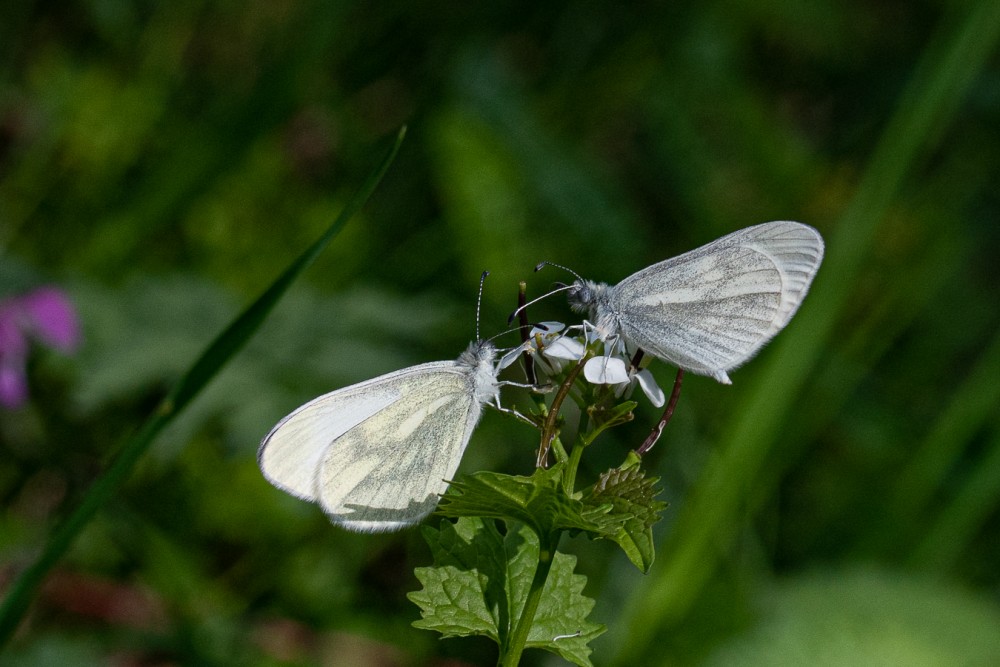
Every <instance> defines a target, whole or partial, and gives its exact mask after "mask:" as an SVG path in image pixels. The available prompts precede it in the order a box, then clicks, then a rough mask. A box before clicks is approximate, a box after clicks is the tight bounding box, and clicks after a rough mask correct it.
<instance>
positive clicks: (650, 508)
mask: <svg viewBox="0 0 1000 667" xmlns="http://www.w3.org/2000/svg"><path fill="white" fill-rule="evenodd" d="M658 481H659V478H656V477H654V478H651V479H646V473H645V471H643V469H642V467H641V466H640V459H639V457H638V455H636V454H635V452H629V455H628V457H627V458H626V459H625V463H623V464H622V465H621V466H620V467H618V468H612V469H611V470H608V471H607V472H605V473H604V474H602V475H601V476H600V478H599V479H598V480H597V483H596V484H594V486H593V487H591V489H590V491H589V492H588V493H587V494H586V495H585V496H584V498H583V503H584V505H586V506H591V507H602V508H603V507H607V506H608V505H610V506H611V511H610V512H609V513H608V514H607V515H606V520H608V521H618V522H619V523H618V528H617V530H616V531H615V532H614V534H613V535H610V536H608V539H611V540H613V541H614V542H615V543H617V544H618V546H620V547H621V548H622V550H623V551H624V552H625V555H626V556H628V559H629V560H630V561H632V564H633V565H635V566H636V567H637V568H639V569H640V570H642V571H643V572H649V568H650V566H651V565H652V564H653V557H654V555H655V553H654V548H653V530H652V526H653V524H654V523H656V522H657V521H659V520H660V512H662V511H663V510H664V508H666V506H667V504H666V503H665V502H662V501H659V500H656V495H657V494H658V493H659V489H657V488H656V483H657V482H658Z"/></svg>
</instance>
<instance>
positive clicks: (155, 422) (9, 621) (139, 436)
mask: <svg viewBox="0 0 1000 667" xmlns="http://www.w3.org/2000/svg"><path fill="white" fill-rule="evenodd" d="M404 134H405V128H403V129H402V130H400V132H399V134H397V136H396V139H395V141H394V142H393V144H392V146H391V147H390V148H389V150H388V151H387V152H386V154H385V157H383V158H382V160H381V161H380V162H379V164H378V166H377V167H376V168H375V169H374V170H373V171H372V172H371V173H370V174H369V176H368V178H367V179H366V180H365V182H364V184H362V186H361V188H360V189H359V190H358V191H357V192H356V193H355V195H354V196H353V197H352V198H351V199H350V200H349V201H348V203H347V206H345V207H344V209H343V210H342V211H341V212H340V215H339V216H337V219H336V220H334V222H333V223H332V224H331V225H330V227H329V228H327V230H326V231H325V232H324V233H323V235H322V236H321V237H320V238H319V239H318V240H317V241H316V242H315V243H313V244H312V245H311V246H310V247H309V248H307V249H306V250H305V252H303V253H302V254H301V255H300V256H299V257H298V258H297V259H296V260H295V261H294V262H292V264H291V265H289V267H288V268H287V269H285V271H284V272H283V273H282V274H281V275H280V276H278V278H277V279H276V280H275V281H274V282H273V283H272V284H271V286H270V287H268V288H267V290H265V291H264V293H263V294H261V295H260V296H259V297H257V300H256V301H254V302H253V303H252V304H250V305H249V306H248V307H247V308H246V310H244V311H243V312H242V313H241V314H240V315H239V316H238V317H237V318H236V319H235V320H233V321H232V322H231V323H230V324H229V326H228V327H226V329H225V330H223V331H222V333H220V334H219V335H218V336H216V337H215V340H213V341H212V342H211V343H210V344H209V345H208V347H207V348H206V349H205V351H204V352H202V354H201V356H200V357H198V359H197V360H196V361H195V362H194V363H193V364H192V365H191V367H190V368H189V369H188V371H187V372H186V373H185V374H184V375H183V376H182V377H181V378H180V379H179V380H178V381H177V383H176V384H175V385H174V386H173V388H172V389H171V391H170V393H169V394H167V396H166V398H164V399H163V401H162V402H161V403H160V405H159V406H158V407H157V408H156V409H155V410H154V411H153V413H152V414H150V415H149V417H148V418H147V419H146V421H145V422H144V423H143V424H142V426H141V427H140V428H139V429H138V431H137V432H135V433H134V434H132V435H131V436H130V437H129V438H128V439H127V440H126V441H125V443H124V445H123V446H122V447H121V449H120V450H119V451H118V453H117V455H116V457H115V459H114V461H113V462H112V463H111V465H110V466H109V467H108V469H107V471H106V472H105V473H104V474H103V475H102V476H101V477H100V478H98V479H97V481H96V482H94V484H93V485H92V486H91V487H90V489H88V490H87V493H86V495H84V497H83V499H82V501H81V502H80V504H79V505H78V506H77V507H76V509H75V510H74V511H73V513H72V514H70V516H69V518H67V519H66V521H64V522H63V523H62V524H61V525H59V526H58V527H57V528H56V530H55V531H54V532H53V534H52V535H51V537H49V540H48V542H47V543H46V545H45V548H44V550H43V551H42V553H41V555H40V556H39V557H38V559H37V560H35V562H34V563H32V564H31V565H30V566H29V567H28V568H27V569H26V570H24V572H22V573H21V575H20V576H19V577H18V578H17V579H16V580H15V581H14V583H13V584H12V585H11V586H10V588H9V591H10V592H9V593H8V594H7V597H6V598H5V599H4V601H3V605H2V606H0V646H3V645H4V644H5V643H6V642H7V641H8V640H9V639H10V637H11V635H12V634H13V633H14V630H15V629H16V628H17V625H18V623H19V622H20V620H21V618H22V617H23V616H24V612H25V611H26V609H27V607H28V603H29V602H30V601H31V598H32V597H34V595H35V593H36V591H37V590H38V587H39V586H40V585H41V584H42V581H44V579H45V576H46V575H47V574H48V572H49V570H51V569H52V568H53V567H54V566H55V564H56V563H57V562H59V560H60V559H61V558H62V556H63V554H65V553H66V550H67V549H69V547H70V546H71V545H72V544H73V541H74V540H75V539H76V536H77V535H78V534H79V533H80V531H81V530H83V528H84V527H85V526H86V525H87V524H88V523H89V522H90V520H91V519H92V518H93V517H94V515H95V514H96V513H97V512H98V510H100V509H101V508H102V507H103V506H104V505H105V503H107V502H108V500H110V499H111V497H112V496H113V495H114V494H115V493H116V492H117V491H118V489H119V487H120V486H121V485H122V483H123V482H124V481H125V479H126V478H127V477H128V475H129V473H131V472H132V469H133V468H134V467H135V464H136V463H137V462H138V461H139V459H140V458H141V457H142V455H143V454H144V453H145V452H146V450H147V449H149V446H150V445H151V444H152V442H153V440H154V438H155V437H156V436H157V435H158V434H159V432H160V431H162V430H163V428H164V427H165V426H166V425H167V424H169V423H170V422H172V421H173V420H174V418H175V417H176V416H177V414H178V413H179V412H180V411H181V410H182V409H183V408H184V407H185V406H187V405H188V404H189V403H190V402H191V401H192V400H193V399H194V398H195V397H196V396H197V395H198V394H199V393H200V392H201V390H202V389H204V388H205V386H206V385H207V384H208V383H209V382H210V381H211V380H212V379H213V378H214V377H215V376H216V375H217V374H218V373H219V371H221V370H222V368H223V367H224V366H225V365H226V363H227V362H228V361H229V360H230V359H231V358H232V357H233V355H235V354H236V353H237V352H238V351H239V350H240V349H242V347H243V346H244V345H245V344H246V343H247V341H248V340H250V338H251V337H252V336H253V335H254V333H256V331H257V329H258V328H259V327H260V325H261V323H262V322H263V321H264V319H265V318H266V317H267V315H268V314H269V313H270V312H271V309H273V308H274V306H275V305H276V304H277V303H278V301H279V300H280V299H281V297H282V295H283V294H284V293H285V292H286V291H287V290H288V288H289V286H291V284H292V282H294V281H295V279H296V278H298V276H299V275H300V274H301V273H302V272H303V271H304V270H305V269H306V267H308V266H309V265H310V264H312V263H313V261H315V259H316V257H317V256H319V254H320V253H321V252H322V251H323V249H324V248H325V247H326V246H327V245H329V243H330V241H332V240H333V238H334V237H335V236H337V234H339V233H340V231H341V229H343V227H344V225H346V224H347V222H348V221H349V220H350V219H351V218H352V217H354V214H355V213H357V212H358V210H359V209H360V208H361V207H362V206H363V205H364V203H365V202H366V201H368V198H369V197H370V196H371V194H372V192H374V191H375V187H376V186H377V185H378V183H379V181H381V180H382V176H383V175H384V174H385V172H386V170H387V169H388V168H389V165H390V164H391V163H392V161H393V159H395V157H396V152H397V151H398V150H399V146H400V144H401V143H402V141H403V136H404Z"/></svg>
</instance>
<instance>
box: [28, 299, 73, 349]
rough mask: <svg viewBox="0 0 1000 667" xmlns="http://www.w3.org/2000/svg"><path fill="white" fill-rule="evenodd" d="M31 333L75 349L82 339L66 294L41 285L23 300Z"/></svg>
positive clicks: (62, 347)
mask: <svg viewBox="0 0 1000 667" xmlns="http://www.w3.org/2000/svg"><path fill="white" fill-rule="evenodd" d="M18 305H20V306H21V309H22V312H23V313H24V316H25V319H26V320H27V322H28V326H29V332H30V333H31V334H32V335H34V336H35V337H37V338H38V339H39V340H40V341H42V342H43V343H47V344H48V345H50V346H52V347H54V348H56V349H58V350H62V351H63V352H72V351H73V350H74V349H76V346H77V344H79V342H80V323H79V321H78V320H77V317H76V310H75V309H74V308H73V304H72V303H70V301H69V298H68V297H67V296H66V294H65V293H64V292H63V291H62V290H59V289H56V288H54V287H40V288H38V289H36V290H35V291H33V292H29V293H28V294H26V295H24V296H23V297H21V298H20V299H18Z"/></svg>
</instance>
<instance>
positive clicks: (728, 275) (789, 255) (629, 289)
mask: <svg viewBox="0 0 1000 667" xmlns="http://www.w3.org/2000/svg"><path fill="white" fill-rule="evenodd" d="M822 257H823V240H822V238H821V237H820V235H819V233H818V232H816V230H814V229H813V228H811V227H809V226H807V225H803V224H800V223H797V222H769V223H765V224H762V225H756V226H754V227H748V228H746V229H742V230H740V231H737V232H734V233H732V234H729V235H728V236H724V237H722V238H720V239H718V240H716V241H713V242H712V243H709V244H707V245H704V246H702V247H700V248H696V249H695V250H692V251H690V252H687V253H685V254H683V255H679V256H677V257H674V258H671V259H668V260H666V261H663V262H660V263H658V264H654V265H653V266H651V267H649V268H647V269H644V270H642V271H640V272H638V273H636V274H634V275H632V276H630V277H628V278H626V279H625V280H623V281H622V282H621V283H619V284H618V285H616V286H615V287H614V288H612V290H611V296H610V298H611V304H610V305H611V308H612V310H614V311H615V313H616V315H617V316H618V319H619V321H620V325H621V328H622V334H623V335H624V336H625V337H626V339H628V340H630V341H632V342H633V343H634V344H635V345H638V346H639V347H641V348H643V349H645V350H647V351H649V352H650V353H652V354H654V355H655V356H658V357H661V358H664V359H667V360H669V361H671V362H673V363H675V364H677V365H678V366H679V367H681V368H685V369H688V370H691V371H693V372H695V373H701V374H705V375H711V376H713V377H715V378H716V379H718V380H719V381H721V382H728V379H729V378H728V376H727V375H726V373H725V371H726V370H730V369H732V368H735V367H736V366H739V365H740V364H742V363H743V362H745V361H746V360H747V359H749V358H750V357H752V356H753V354H754V353H755V352H757V350H759V349H760V348H761V347H762V346H763V345H764V344H765V343H766V342H767V341H768V340H770V339H771V338H772V337H773V336H774V335H775V334H776V333H777V332H778V331H780V330H781V329H782V328H783V327H784V326H785V325H786V324H787V323H788V321H789V319H791V317H792V315H794V314H795V311H796V310H797V309H798V307H799V304H800V303H801V302H802V299H803V297H804V296H805V294H806V292H807V291H808V289H809V285H810V283H811V282H812V279H813V276H815V274H816V271H817V269H818V268H819V263H820V261H821V260H822Z"/></svg>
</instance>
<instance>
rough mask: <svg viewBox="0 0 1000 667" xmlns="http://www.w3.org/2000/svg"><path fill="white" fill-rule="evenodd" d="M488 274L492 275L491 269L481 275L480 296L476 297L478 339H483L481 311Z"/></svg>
mask: <svg viewBox="0 0 1000 667" xmlns="http://www.w3.org/2000/svg"><path fill="white" fill-rule="evenodd" d="M488 275H490V272H489V271H483V275H481V276H479V297H478V298H477V299H476V340H482V338H480V337H479V313H480V311H481V310H482V307H483V284H484V283H485V282H486V276H488Z"/></svg>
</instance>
